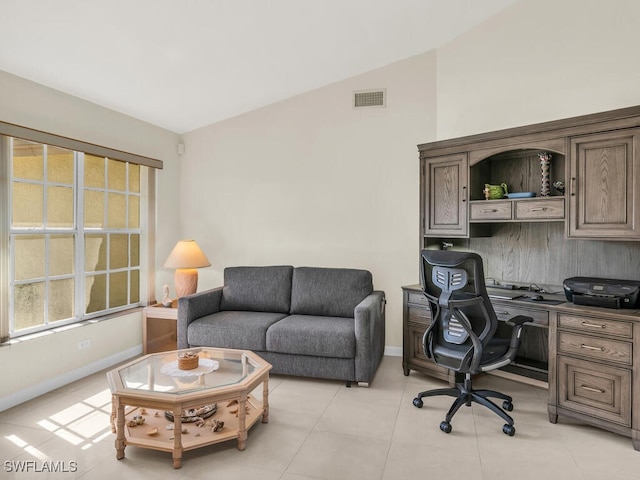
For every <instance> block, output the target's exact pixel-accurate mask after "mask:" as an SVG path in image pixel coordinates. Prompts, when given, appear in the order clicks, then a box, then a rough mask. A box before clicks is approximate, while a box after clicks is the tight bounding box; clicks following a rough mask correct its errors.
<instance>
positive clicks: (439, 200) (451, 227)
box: [421, 154, 469, 237]
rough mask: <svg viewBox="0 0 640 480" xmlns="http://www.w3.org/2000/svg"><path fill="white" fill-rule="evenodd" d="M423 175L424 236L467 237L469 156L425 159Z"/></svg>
mask: <svg viewBox="0 0 640 480" xmlns="http://www.w3.org/2000/svg"><path fill="white" fill-rule="evenodd" d="M422 175H423V181H422V182H421V185H422V188H421V190H422V199H423V205H422V206H421V212H422V226H423V231H424V235H426V236H436V237H438V236H442V237H466V236H467V235H468V221H467V208H468V207H467V203H468V202H467V200H468V198H467V197H468V175H469V162H468V160H467V156H466V154H457V155H445V156H442V157H434V158H426V159H424V160H423V163H422Z"/></svg>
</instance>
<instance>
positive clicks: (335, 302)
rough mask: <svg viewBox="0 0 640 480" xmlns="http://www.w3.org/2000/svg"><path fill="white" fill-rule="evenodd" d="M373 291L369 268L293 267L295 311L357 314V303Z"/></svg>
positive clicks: (301, 312)
mask: <svg viewBox="0 0 640 480" xmlns="http://www.w3.org/2000/svg"><path fill="white" fill-rule="evenodd" d="M372 291H373V279H372V276H371V272H369V271H367V270H355V269H350V268H317V267H298V268H295V269H294V270H293V283H292V286H291V313H292V314H300V315H324V316H327V317H348V318H353V316H354V309H355V307H356V305H358V304H359V303H360V302H361V301H362V300H364V299H365V297H366V296H367V295H369V294H370V293H371V292H372Z"/></svg>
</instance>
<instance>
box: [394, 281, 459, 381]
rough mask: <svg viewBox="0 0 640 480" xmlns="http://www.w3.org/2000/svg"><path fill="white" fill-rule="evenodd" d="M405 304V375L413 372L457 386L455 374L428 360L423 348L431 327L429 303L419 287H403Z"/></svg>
mask: <svg viewBox="0 0 640 480" xmlns="http://www.w3.org/2000/svg"><path fill="white" fill-rule="evenodd" d="M402 294H403V302H402V307H403V308H402V310H403V322H402V325H403V351H402V369H403V370H404V374H405V375H409V372H410V371H411V370H415V371H417V372H421V373H424V374H426V375H429V376H432V377H435V378H439V379H440V380H444V381H445V382H449V384H450V385H454V384H455V372H454V371H453V370H449V369H447V368H443V367H440V366H438V365H436V364H435V362H434V361H433V360H431V359H430V358H427V356H426V355H425V354H424V350H423V347H422V337H423V336H424V332H425V330H426V329H427V328H428V327H429V325H431V312H430V310H429V303H428V302H427V299H426V298H425V297H424V295H423V294H422V290H420V288H419V286H415V285H414V286H409V287H402Z"/></svg>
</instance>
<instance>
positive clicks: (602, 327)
mask: <svg viewBox="0 0 640 480" xmlns="http://www.w3.org/2000/svg"><path fill="white" fill-rule="evenodd" d="M558 328H570V329H572V330H580V331H581V332H584V333H595V334H599V335H611V336H614V337H623V338H632V337H633V325H632V324H631V323H630V322H619V321H616V320H604V319H602V318H589V317H581V316H575V315H566V314H564V313H561V314H560V316H559V317H558Z"/></svg>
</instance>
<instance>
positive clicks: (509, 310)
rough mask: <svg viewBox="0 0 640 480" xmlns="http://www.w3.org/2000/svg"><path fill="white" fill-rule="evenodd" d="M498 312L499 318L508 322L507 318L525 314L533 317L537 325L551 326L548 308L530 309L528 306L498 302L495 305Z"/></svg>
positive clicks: (494, 307)
mask: <svg viewBox="0 0 640 480" xmlns="http://www.w3.org/2000/svg"><path fill="white" fill-rule="evenodd" d="M493 309H494V311H495V312H496V317H498V320H502V321H503V322H506V321H507V320H509V319H511V318H513V317H515V316H518V315H524V316H526V317H531V318H533V323H535V324H536V325H542V326H545V327H548V326H549V312H547V311H546V310H529V309H527V308H520V307H515V306H513V305H505V304H504V303H497V304H495V305H494V306H493Z"/></svg>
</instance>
